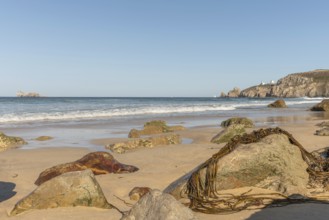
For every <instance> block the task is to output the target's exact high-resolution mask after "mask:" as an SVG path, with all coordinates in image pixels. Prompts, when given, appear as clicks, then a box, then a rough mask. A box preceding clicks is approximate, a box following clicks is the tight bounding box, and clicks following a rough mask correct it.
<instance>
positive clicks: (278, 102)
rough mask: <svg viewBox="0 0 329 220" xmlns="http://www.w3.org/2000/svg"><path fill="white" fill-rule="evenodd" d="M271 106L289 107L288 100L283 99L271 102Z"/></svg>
mask: <svg viewBox="0 0 329 220" xmlns="http://www.w3.org/2000/svg"><path fill="white" fill-rule="evenodd" d="M267 107H269V108H287V105H286V102H285V101H284V100H283V99H279V100H276V101H275V102H273V103H271V104H269V105H268V106H267Z"/></svg>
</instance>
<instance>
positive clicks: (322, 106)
mask: <svg viewBox="0 0 329 220" xmlns="http://www.w3.org/2000/svg"><path fill="white" fill-rule="evenodd" d="M311 111H326V112H327V111H329V99H324V100H322V102H320V103H319V104H316V105H315V106H313V107H312V108H311Z"/></svg>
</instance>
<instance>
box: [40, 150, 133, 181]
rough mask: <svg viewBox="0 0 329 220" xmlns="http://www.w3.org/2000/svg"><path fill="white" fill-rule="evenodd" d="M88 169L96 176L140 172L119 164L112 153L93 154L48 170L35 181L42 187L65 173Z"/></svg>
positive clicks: (130, 166) (129, 166)
mask: <svg viewBox="0 0 329 220" xmlns="http://www.w3.org/2000/svg"><path fill="white" fill-rule="evenodd" d="M86 169H91V170H92V171H93V173H94V174H95V175H99V174H107V173H131V172H136V171H138V168H137V167H135V166H132V165H126V164H122V163H120V162H118V161H117V160H116V159H114V157H113V156H112V155H111V154H110V153H107V152H93V153H89V154H87V155H85V156H84V157H82V158H81V159H79V160H77V161H74V162H71V163H65V164H60V165H57V166H54V167H51V168H48V169H46V170H45V171H43V172H42V173H40V175H39V177H38V179H37V180H36V181H35V184H36V185H40V184H42V183H43V182H45V181H47V180H49V179H51V178H54V177H56V176H59V175H61V174H63V173H67V172H72V171H81V170H86Z"/></svg>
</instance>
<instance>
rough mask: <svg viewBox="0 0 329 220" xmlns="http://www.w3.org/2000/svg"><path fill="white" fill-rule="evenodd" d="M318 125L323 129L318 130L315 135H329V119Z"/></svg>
mask: <svg viewBox="0 0 329 220" xmlns="http://www.w3.org/2000/svg"><path fill="white" fill-rule="evenodd" d="M317 126H319V127H321V129H320V130H316V131H315V135H318V136H329V121H324V122H321V123H319V124H317Z"/></svg>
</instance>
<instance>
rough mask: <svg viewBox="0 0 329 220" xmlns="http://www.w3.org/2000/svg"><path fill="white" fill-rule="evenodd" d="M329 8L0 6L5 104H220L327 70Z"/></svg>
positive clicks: (277, 3)
mask: <svg viewBox="0 0 329 220" xmlns="http://www.w3.org/2000/svg"><path fill="white" fill-rule="evenodd" d="M328 8H329V1H317V0H309V1H302V0H273V1H270V0H267V1H265V0H248V1H246V0H226V1H224V0H198V1H196V0H177V1H174V0H161V1H160V0H148V1H146V0H138V1H137V0H130V1H128V0H103V1H101V0H88V1H87V0H52V1H50V0H38V1H36V0H29V1H26V0H0V77H1V82H2V83H1V86H0V96H13V95H15V93H16V92H17V91H18V90H23V91H36V92H39V93H41V94H42V95H45V96H213V95H218V94H219V93H220V92H221V91H226V92H227V91H228V90H230V89H231V88H233V87H235V86H238V87H240V88H245V87H248V86H252V85H255V84H258V83H260V82H261V81H270V80H272V79H274V80H277V79H279V78H281V77H283V76H285V75H286V74H288V73H293V72H302V71H308V70H313V69H321V68H329V56H328V51H329V41H328V40H329V28H328V24H329V13H328Z"/></svg>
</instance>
